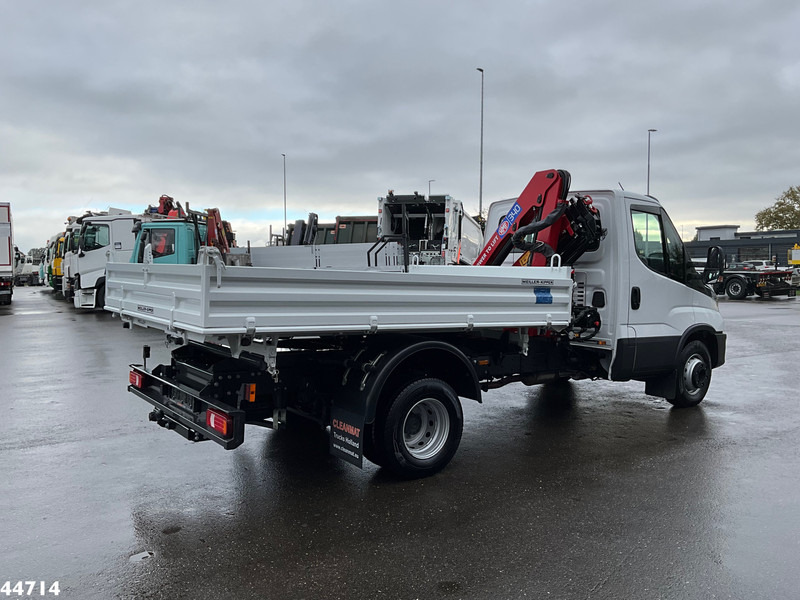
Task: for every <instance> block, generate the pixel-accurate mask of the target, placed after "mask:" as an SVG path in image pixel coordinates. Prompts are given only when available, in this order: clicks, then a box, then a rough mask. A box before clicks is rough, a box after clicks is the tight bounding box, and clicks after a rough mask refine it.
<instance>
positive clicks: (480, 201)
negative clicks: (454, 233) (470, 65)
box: [478, 67, 483, 217]
mask: <svg viewBox="0 0 800 600" xmlns="http://www.w3.org/2000/svg"><path fill="white" fill-rule="evenodd" d="M478 71H480V72H481V172H480V183H479V184H478V216H479V217H482V216H483V69H481V68H480V67H478Z"/></svg>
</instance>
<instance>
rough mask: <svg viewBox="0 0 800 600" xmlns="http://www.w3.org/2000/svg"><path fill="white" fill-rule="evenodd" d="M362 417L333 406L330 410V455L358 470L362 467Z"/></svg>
mask: <svg viewBox="0 0 800 600" xmlns="http://www.w3.org/2000/svg"><path fill="white" fill-rule="evenodd" d="M363 434H364V417H363V416H360V415H356V414H354V413H351V412H349V411H346V410H342V409H341V408H339V407H337V406H334V407H333V408H332V409H331V437H330V448H329V450H330V453H331V454H332V455H333V456H335V457H337V458H341V459H342V460H344V461H347V462H349V463H350V464H352V465H355V466H357V467H359V468H362V467H363V466H364V439H363Z"/></svg>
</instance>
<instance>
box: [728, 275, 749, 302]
mask: <svg viewBox="0 0 800 600" xmlns="http://www.w3.org/2000/svg"><path fill="white" fill-rule="evenodd" d="M725 293H726V294H727V295H728V298H730V299H731V300H742V299H743V298H744V297H745V296H747V288H746V287H745V285H744V281H742V280H741V279H739V278H738V277H735V278H733V279H731V280H729V281H728V284H727V285H726V286H725Z"/></svg>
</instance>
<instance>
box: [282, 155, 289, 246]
mask: <svg viewBox="0 0 800 600" xmlns="http://www.w3.org/2000/svg"><path fill="white" fill-rule="evenodd" d="M281 156H282V157H283V245H284V246H286V236H287V235H288V234H289V228H288V227H287V224H286V155H285V154H281Z"/></svg>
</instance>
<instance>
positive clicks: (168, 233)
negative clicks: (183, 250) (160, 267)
mask: <svg viewBox="0 0 800 600" xmlns="http://www.w3.org/2000/svg"><path fill="white" fill-rule="evenodd" d="M150 246H151V248H152V249H153V258H154V259H155V258H161V257H162V256H171V255H172V254H175V230H174V229H173V228H171V227H170V228H166V229H151V230H150Z"/></svg>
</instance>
